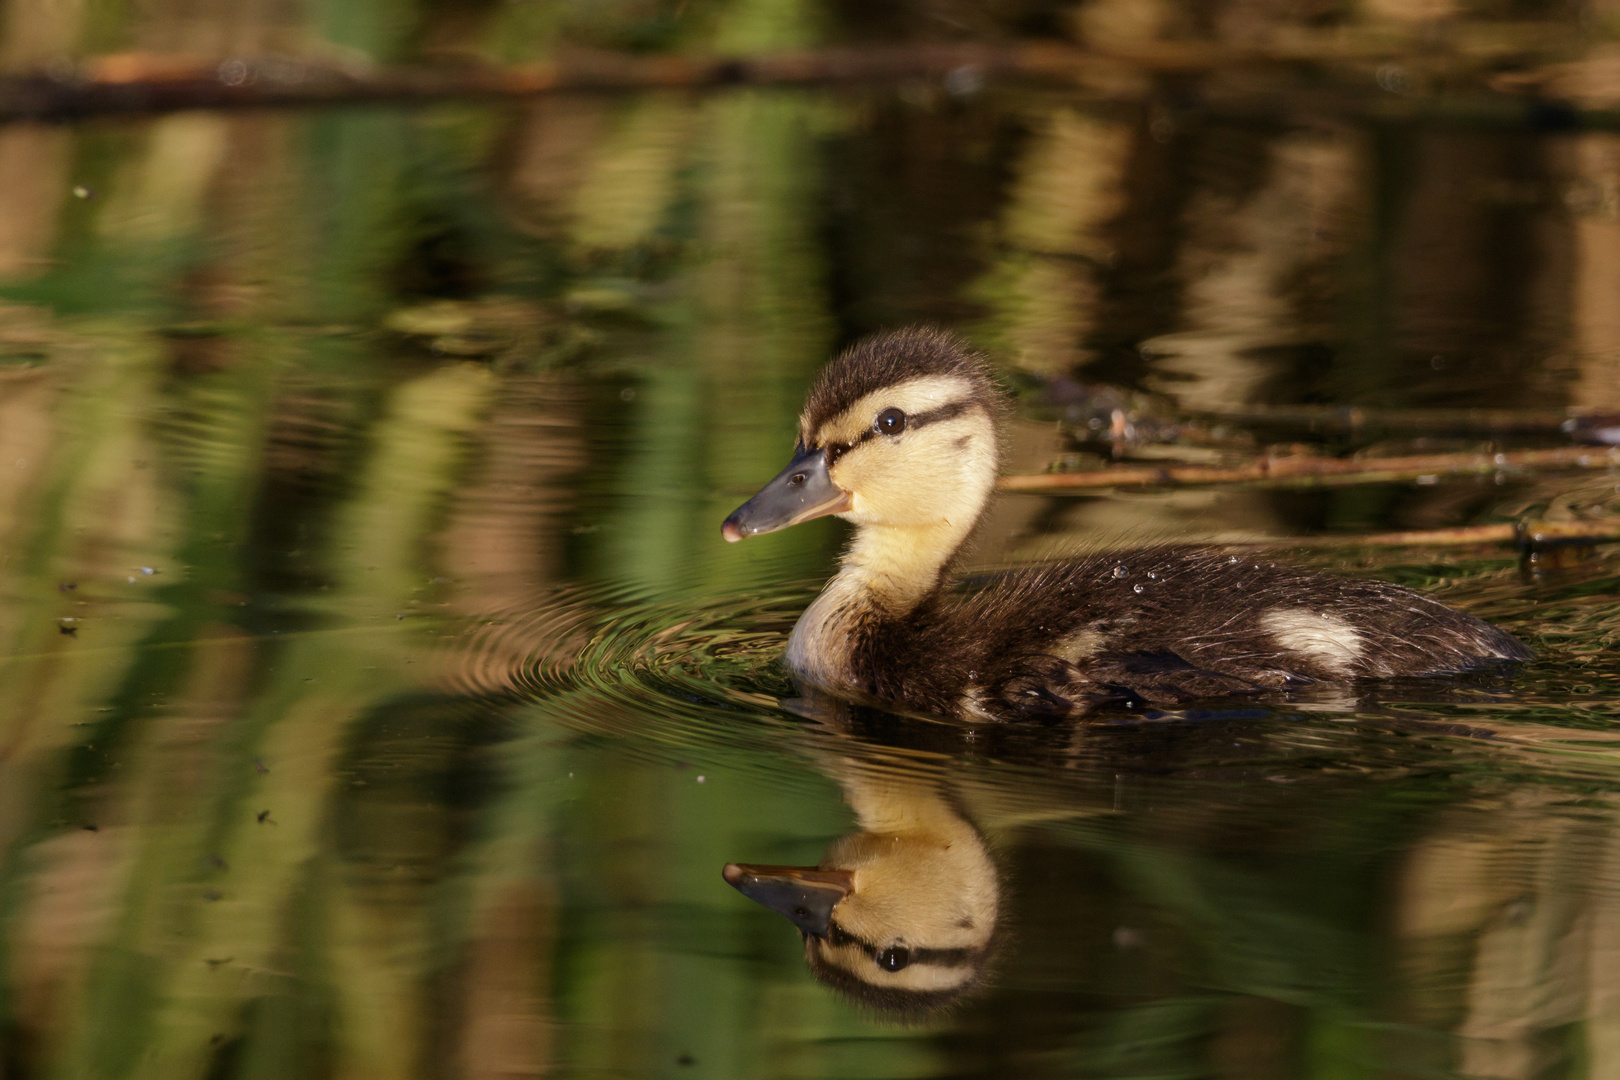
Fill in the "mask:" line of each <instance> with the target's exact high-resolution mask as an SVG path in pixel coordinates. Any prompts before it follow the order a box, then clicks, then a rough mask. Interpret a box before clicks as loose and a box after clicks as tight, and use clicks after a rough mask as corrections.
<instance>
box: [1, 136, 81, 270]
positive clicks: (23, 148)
mask: <svg viewBox="0 0 1620 1080" xmlns="http://www.w3.org/2000/svg"><path fill="white" fill-rule="evenodd" d="M72 165H73V133H72V132H71V131H69V130H68V129H66V128H58V127H47V126H45V125H43V124H16V125H12V126H9V127H0V192H4V193H5V197H4V198H3V199H0V281H5V280H7V279H12V280H14V279H16V278H20V277H28V276H33V275H35V274H39V273H43V272H44V270H45V269H46V267H47V266H48V265H49V259H50V255H51V250H52V248H53V247H54V245H55V243H56V228H57V218H58V217H59V216H60V215H61V210H62V204H63V202H64V201H65V200H66V199H67V197H68V194H69V192H68V188H69V186H70V183H69V181H70V176H71V169H72Z"/></svg>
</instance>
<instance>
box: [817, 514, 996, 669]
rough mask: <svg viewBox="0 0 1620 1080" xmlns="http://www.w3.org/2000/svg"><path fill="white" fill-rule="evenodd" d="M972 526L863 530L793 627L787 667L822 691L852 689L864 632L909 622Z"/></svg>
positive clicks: (944, 523)
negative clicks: (884, 623) (887, 622)
mask: <svg viewBox="0 0 1620 1080" xmlns="http://www.w3.org/2000/svg"><path fill="white" fill-rule="evenodd" d="M972 525H973V522H972V521H971V520H968V521H965V522H952V521H941V522H938V523H935V524H930V525H920V526H906V527H900V526H892V525H863V526H862V527H861V528H860V529H858V530H857V531H856V533H855V539H854V541H853V542H852V543H851V544H850V546H849V550H848V551H847V552H845V554H844V558H843V560H842V562H841V563H840V565H839V569H838V573H837V574H836V575H835V576H834V577H833V579H832V580H831V581H829V582H828V583H827V587H826V588H825V589H823V590H822V591H821V595H820V596H818V597H816V599H815V601H814V602H813V603H811V605H810V606H809V607H808V608H806V609H805V611H804V614H803V615H800V616H799V621H798V623H796V624H795V625H794V627H793V633H792V635H791V636H790V637H789V638H788V647H787V663H788V667H790V668H791V669H792V670H793V671H794V672H796V673H797V674H799V675H801V676H803V677H805V678H808V679H810V680H812V681H814V682H817V683H821V684H824V685H831V686H849V685H852V684H853V683H854V682H855V681H856V680H854V678H853V672H852V671H851V669H850V659H851V656H852V655H853V653H854V651H855V649H856V647H857V646H858V644H859V642H860V638H861V636H862V634H863V631H866V630H868V629H870V627H872V626H873V625H874V624H875V623H876V622H877V621H878V620H880V619H885V618H888V619H899V618H904V617H905V616H907V615H909V614H910V613H911V612H913V611H915V610H916V609H917V607H918V606H919V605H921V604H922V602H923V601H924V600H926V599H928V598H929V597H930V596H932V595H933V594H934V593H935V592H937V591H938V589H939V587H940V584H941V581H942V579H943V575H944V570H945V566H946V564H947V563H949V562H950V560H951V556H953V555H955V554H956V550H957V548H959V547H961V546H962V541H963V540H964V539H965V538H966V537H967V533H968V530H969V529H970V528H971V527H972ZM857 688H858V687H857Z"/></svg>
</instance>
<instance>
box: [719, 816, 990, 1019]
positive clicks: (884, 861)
mask: <svg viewBox="0 0 1620 1080" xmlns="http://www.w3.org/2000/svg"><path fill="white" fill-rule="evenodd" d="M723 874H724V877H725V879H726V881H727V882H728V883H729V884H730V885H732V886H733V887H734V888H736V889H737V890H738V891H740V892H741V893H743V894H744V895H745V896H747V897H749V899H751V900H754V901H757V902H758V903H760V904H763V905H764V906H765V907H768V908H770V909H771V910H773V911H776V912H778V913H780V914H782V915H785V916H787V917H788V919H789V920H791V921H792V922H793V924H794V925H795V926H797V927H798V928H799V930H800V932H801V933H802V934H803V935H804V954H805V959H806V960H807V961H808V962H809V964H810V970H811V971H812V972H813V973H814V974H815V976H816V977H817V978H818V979H820V980H821V981H822V982H824V983H826V984H827V985H829V986H831V987H832V988H833V989H835V990H838V991H840V992H842V993H844V994H845V995H847V996H849V997H850V998H852V999H854V1000H855V1001H856V1002H858V1003H860V1004H862V1005H866V1006H868V1007H870V1008H872V1009H875V1010H877V1011H879V1012H882V1013H885V1014H888V1015H890V1016H894V1017H900V1018H906V1017H919V1016H924V1015H927V1014H930V1013H934V1012H937V1011H939V1010H941V1009H944V1008H948V1007H949V1006H951V1005H952V1004H954V1003H956V1002H957V1001H958V1000H960V999H961V998H962V997H963V996H964V995H965V994H967V993H968V992H969V991H970V990H972V989H973V988H974V987H976V986H978V985H979V984H980V982H981V980H982V979H983V976H984V974H985V971H986V969H987V967H988V965H989V961H990V959H991V956H992V952H993V944H994V940H995V936H996V925H997V910H998V906H999V903H1000V889H999V885H998V882H997V877H996V871H995V867H994V864H993V863H992V861H991V859H990V856H989V854H988V853H987V852H986V850H985V848H984V844H983V841H982V840H980V839H979V837H978V835H977V833H975V832H972V830H971V827H968V828H967V829H966V830H964V831H963V832H962V833H959V834H956V835H953V836H950V837H942V836H939V835H933V834H928V833H923V834H908V833H872V832H859V833H855V834H853V835H851V836H847V837H844V838H843V839H841V840H839V841H838V842H837V843H835V844H834V845H833V846H832V848H831V849H830V850H829V851H828V852H827V857H826V858H825V859H823V860H822V863H821V866H819V867H793V866H756V865H747V864H739V863H728V864H727V865H726V867H725V870H724V872H723Z"/></svg>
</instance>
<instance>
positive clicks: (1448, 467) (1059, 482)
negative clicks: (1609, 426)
mask: <svg viewBox="0 0 1620 1080" xmlns="http://www.w3.org/2000/svg"><path fill="white" fill-rule="evenodd" d="M1615 466H1620V449H1610V448H1595V447H1585V446H1567V447H1558V448H1556V449H1552V450H1518V451H1514V452H1512V453H1501V454H1486V453H1467V454H1418V455H1414V456H1410V457H1389V458H1322V457H1310V456H1307V455H1303V454H1301V455H1297V456H1291V457H1263V458H1257V459H1255V460H1254V461H1251V462H1249V463H1247V464H1244V465H1237V466H1232V467H1229V468H1223V467H1219V466H1208V465H1173V466H1166V467H1161V466H1142V465H1127V466H1122V467H1119V468H1112V469H1095V470H1092V471H1089V472H1072V473H1035V474H1026V475H1022V476H1004V477H1002V478H1001V484H1000V487H1001V490H1002V491H1021V492H1028V493H1033V494H1042V495H1063V494H1069V493H1077V492H1082V491H1095V490H1098V489H1101V488H1115V487H1151V486H1156V485H1173V486H1175V485H1187V484H1249V483H1268V482H1269V483H1285V484H1292V485H1298V486H1303V487H1309V486H1316V485H1328V484H1377V483H1389V482H1393V481H1401V480H1422V479H1426V478H1428V477H1431V476H1433V477H1437V478H1438V477H1440V476H1464V475H1470V474H1478V473H1493V472H1499V471H1505V470H1511V469H1606V468H1613V467H1615Z"/></svg>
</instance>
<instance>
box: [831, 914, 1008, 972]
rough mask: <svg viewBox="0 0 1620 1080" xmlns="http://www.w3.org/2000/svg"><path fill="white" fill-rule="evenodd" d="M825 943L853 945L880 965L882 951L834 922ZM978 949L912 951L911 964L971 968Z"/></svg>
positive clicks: (977, 954)
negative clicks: (879, 958)
mask: <svg viewBox="0 0 1620 1080" xmlns="http://www.w3.org/2000/svg"><path fill="white" fill-rule="evenodd" d="M827 943H828V944H829V945H853V946H855V947H856V948H857V949H860V950H861V951H862V952H863V953H865V954H866V955H867V956H870V957H871V958H872V962H873V963H874V964H880V963H881V961H879V960H878V957H879V955H881V954H882V952H883V950H882V949H880V948H878V947H877V946H876V945H873V944H872V943H871V942H869V941H863V940H861V939H860V938H858V937H856V936H855V935H854V934H852V933H850V932H849V931H848V930H845V929H844V928H843V927H842V926H839V925H838V922H837V920H834V921H833V922H832V923H830V924H829V925H828V927H827ZM981 951H982V950H980V949H912V950H911V963H912V964H914V965H915V964H931V965H933V966H934V967H972V966H973V962H974V961H975V960H976V959H977V958H978V956H979V953H980V952H981Z"/></svg>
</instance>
